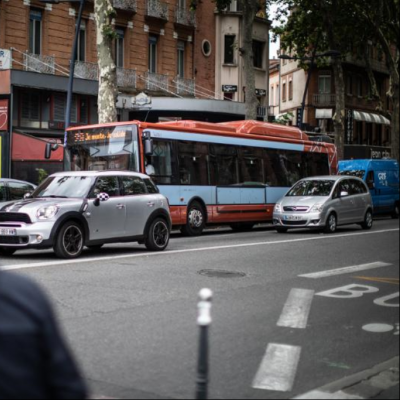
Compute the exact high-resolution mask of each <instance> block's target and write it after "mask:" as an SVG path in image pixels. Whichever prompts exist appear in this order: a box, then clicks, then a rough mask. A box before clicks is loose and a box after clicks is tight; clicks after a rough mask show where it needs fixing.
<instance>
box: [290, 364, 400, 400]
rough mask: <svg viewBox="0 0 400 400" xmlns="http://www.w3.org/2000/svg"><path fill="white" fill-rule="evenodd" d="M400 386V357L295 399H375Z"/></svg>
mask: <svg viewBox="0 0 400 400" xmlns="http://www.w3.org/2000/svg"><path fill="white" fill-rule="evenodd" d="M398 384H399V357H395V358H393V359H391V360H389V361H386V362H384V363H382V364H378V365H376V366H374V367H373V368H370V369H368V370H365V371H363V372H359V373H357V374H354V375H352V376H349V377H346V378H344V379H341V380H339V381H336V382H333V383H330V384H328V385H325V386H322V387H321V388H319V389H316V390H313V391H311V392H309V393H306V394H304V395H301V396H297V397H295V399H373V398H376V397H377V396H379V395H380V394H381V393H382V392H384V391H385V390H388V389H391V388H393V387H394V386H396V385H398Z"/></svg>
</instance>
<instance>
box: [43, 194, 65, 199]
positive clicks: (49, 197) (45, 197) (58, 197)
mask: <svg viewBox="0 0 400 400" xmlns="http://www.w3.org/2000/svg"><path fill="white" fill-rule="evenodd" d="M39 199H69V197H68V196H55V195H51V196H41V197H39Z"/></svg>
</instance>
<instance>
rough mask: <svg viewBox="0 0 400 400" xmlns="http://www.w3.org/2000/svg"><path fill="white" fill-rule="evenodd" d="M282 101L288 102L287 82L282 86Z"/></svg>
mask: <svg viewBox="0 0 400 400" xmlns="http://www.w3.org/2000/svg"><path fill="white" fill-rule="evenodd" d="M282 101H286V82H284V83H283V85H282Z"/></svg>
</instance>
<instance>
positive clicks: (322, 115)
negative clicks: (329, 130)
mask: <svg viewBox="0 0 400 400" xmlns="http://www.w3.org/2000/svg"><path fill="white" fill-rule="evenodd" d="M332 115H333V109H332V108H317V109H316V110H315V118H316V119H332Z"/></svg>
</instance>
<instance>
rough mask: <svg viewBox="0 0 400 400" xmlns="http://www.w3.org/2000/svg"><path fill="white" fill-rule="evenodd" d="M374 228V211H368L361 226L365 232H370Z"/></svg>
mask: <svg viewBox="0 0 400 400" xmlns="http://www.w3.org/2000/svg"><path fill="white" fill-rule="evenodd" d="M373 226H374V216H373V214H372V211H371V210H368V211H367V213H366V214H365V218H364V222H363V223H362V224H361V227H362V228H363V229H364V230H366V231H369V230H370V229H372V227H373Z"/></svg>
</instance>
